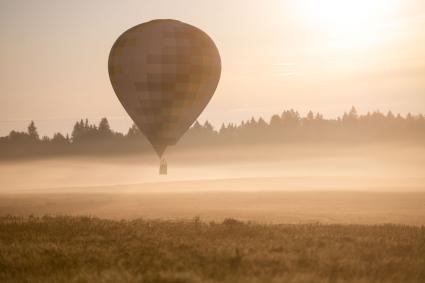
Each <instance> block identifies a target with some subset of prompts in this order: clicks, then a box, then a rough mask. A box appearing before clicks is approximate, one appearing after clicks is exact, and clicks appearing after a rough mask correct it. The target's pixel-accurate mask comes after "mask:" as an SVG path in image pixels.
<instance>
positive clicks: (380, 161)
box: [0, 143, 425, 225]
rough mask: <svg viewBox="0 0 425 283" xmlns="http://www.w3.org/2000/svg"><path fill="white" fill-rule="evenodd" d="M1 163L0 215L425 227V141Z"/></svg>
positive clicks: (219, 149)
mask: <svg viewBox="0 0 425 283" xmlns="http://www.w3.org/2000/svg"><path fill="white" fill-rule="evenodd" d="M167 159H168V166H169V174H168V175H167V176H161V175H159V174H158V159H157V157H156V156H155V155H153V154H130V155H119V156H105V157H93V156H89V157H84V156H73V157H66V156H65V157H60V158H42V159H24V160H17V161H16V160H15V161H11V160H9V161H3V162H1V163H0V180H1V188H0V213H1V214H3V215H5V214H12V215H23V216H25V215H26V216H27V215H30V214H34V215H44V214H53V215H56V214H59V215H63V214H65V215H92V216H97V217H102V218H111V219H122V218H139V217H142V218H149V219H152V218H153V219H156V218H161V219H192V218H193V217H200V218H201V219H203V220H205V221H209V220H219V221H221V220H223V219H225V218H228V217H232V218H235V219H239V220H252V221H257V222H261V223H299V222H301V223H311V222H322V223H361V224H377V223H401V224H413V225H423V224H425V220H424V219H425V218H424V217H423V216H424V215H425V170H424V169H425V168H424V166H425V165H424V164H425V147H423V146H422V145H418V144H409V143H387V144H383V143H379V144H378V143H376V144H351V145H343V146H341V145H339V146H336V145H332V144H313V143H303V144H286V145H249V146H248V145H245V146H243V145H242V146H223V147H215V148H207V147H205V148H203V147H200V148H196V149H192V150H190V149H185V148H183V149H182V148H179V147H176V148H173V147H171V148H170V150H169V151H168V152H167Z"/></svg>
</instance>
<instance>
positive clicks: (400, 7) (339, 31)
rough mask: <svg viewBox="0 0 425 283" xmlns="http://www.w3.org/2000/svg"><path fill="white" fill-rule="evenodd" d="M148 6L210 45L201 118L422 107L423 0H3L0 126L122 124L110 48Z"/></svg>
mask: <svg viewBox="0 0 425 283" xmlns="http://www.w3.org/2000/svg"><path fill="white" fill-rule="evenodd" d="M156 18H172V19H177V20H181V21H184V22H187V23H189V24H192V25H195V26H197V27H199V28H201V29H202V30H204V31H205V32H206V33H208V34H209V35H210V36H211V38H212V39H213V40H214V41H215V43H216V45H217V46H218V49H219V51H220V54H221V59H222V77H221V80H220V83H219V87H218V89H217V91H216V94H215V95H214V97H213V99H212V100H211V102H210V104H209V105H208V106H207V108H206V110H205V111H204V113H203V114H202V116H201V120H202V121H203V120H205V119H208V120H211V121H212V122H213V123H214V124H219V123H221V122H223V121H224V122H229V121H239V120H241V119H247V118H249V117H251V116H259V115H262V116H264V117H269V116H270V114H273V113H279V112H281V111H282V110H284V109H289V108H294V109H296V110H299V111H300V112H301V113H302V114H304V113H305V112H306V111H307V110H309V109H312V110H313V111H319V112H322V113H323V114H325V116H328V117H331V116H335V115H338V114H341V113H342V112H343V111H345V110H347V109H349V108H350V107H351V106H352V105H354V106H356V107H357V108H358V110H359V111H360V112H366V111H369V110H375V109H381V110H383V111H387V110H389V109H392V110H393V111H394V112H401V113H407V112H412V113H418V112H422V113H425V28H424V27H425V1H423V0H422V1H421V0H369V1H368V0H356V1H344V0H321V1H319V0H292V1H291V0H287V1H285V0H281V1H260V0H257V1H249V0H244V1H229V0H227V1H225V0H223V1H219V0H213V1H200V0H186V1H177V0H174V1H160V0H152V1H149V0H139V1H105V0H98V1H94V0H93V1H87V0H86V1H75V0H74V1H59V0H50V1H49V0H45V1H35V0H34V1H19V0H10V1H8V0H0V33H1V37H0V38H1V39H0V40H1V42H0V43H1V44H0V62H1V64H0V135H5V134H7V133H8V132H9V131H10V130H11V129H24V128H25V126H26V124H27V122H28V120H30V119H34V120H35V121H36V124H37V125H38V126H39V130H40V132H41V133H42V134H49V135H50V134H52V132H53V131H56V130H60V131H63V132H69V131H70V130H71V129H72V125H73V123H74V122H75V120H77V119H79V118H81V117H88V118H89V119H90V120H93V121H96V122H98V120H99V119H100V118H101V117H104V116H106V117H108V118H110V121H111V124H112V126H113V128H115V129H118V130H123V129H125V128H126V127H127V126H128V125H129V124H130V121H129V119H128V118H127V115H126V113H125V111H124V110H123V108H122V106H121V104H120V103H119V102H118V100H117V98H116V97H115V94H114V92H113V90H112V87H111V85H110V82H109V77H108V71H107V59H108V55H109V50H110V48H111V46H112V44H113V43H114V41H115V39H116V38H117V37H118V36H119V35H120V34H121V33H122V32H123V31H125V30H126V29H128V28H130V27H132V26H134V25H137V24H140V23H142V22H146V21H149V20H152V19H156Z"/></svg>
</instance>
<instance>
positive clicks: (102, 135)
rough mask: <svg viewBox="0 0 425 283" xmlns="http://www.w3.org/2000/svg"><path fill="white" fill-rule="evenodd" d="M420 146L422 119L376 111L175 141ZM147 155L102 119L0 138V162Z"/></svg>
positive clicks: (259, 122)
mask: <svg viewBox="0 0 425 283" xmlns="http://www.w3.org/2000/svg"><path fill="white" fill-rule="evenodd" d="M386 141H388V142H415V143H418V142H419V143H421V142H424V141H425V117H424V115H422V114H419V115H412V114H410V113H409V114H407V115H405V116H402V115H400V114H397V115H395V114H393V113H392V112H391V111H389V112H388V113H387V114H383V113H381V112H380V111H376V112H372V113H367V114H364V115H359V114H358V112H357V110H356V108H355V107H352V108H351V110H350V111H349V112H346V113H344V114H343V115H342V117H338V118H335V119H325V118H324V117H323V115H321V114H320V113H313V112H312V111H309V112H308V113H307V115H306V116H304V117H303V116H301V115H300V114H299V112H297V111H295V110H292V109H291V110H286V111H283V112H282V113H281V114H280V115H273V116H272V117H271V119H270V121H268V122H266V121H265V120H264V119H263V118H261V117H260V118H258V119H255V118H254V117H253V118H251V119H250V120H246V121H242V122H241V123H240V124H233V123H229V124H222V125H221V127H220V129H218V130H217V129H214V127H213V126H212V125H211V123H210V122H208V121H206V122H205V123H203V124H200V123H199V122H198V121H196V122H195V123H194V124H193V125H192V127H191V128H190V129H189V130H188V131H187V133H186V134H185V135H184V137H183V138H182V139H181V141H179V143H178V147H182V148H183V147H200V146H217V145H243V144H268V143H274V144H279V143H282V144H285V143H308V142H312V143H336V144H344V143H361V142H386ZM147 150H149V151H150V150H152V147H151V145H150V144H149V142H148V141H147V140H146V138H145V137H144V136H143V134H142V133H141V132H140V131H139V129H138V128H137V126H136V125H134V124H133V125H132V126H131V127H130V128H129V129H128V131H127V133H121V132H116V131H113V130H112V129H111V127H110V125H109V122H108V120H107V118H102V119H101V121H100V123H99V124H98V125H96V124H92V123H91V122H89V120H88V119H81V120H80V121H77V122H76V123H75V125H74V128H73V130H72V133H71V135H68V134H67V135H63V134H62V133H59V132H58V133H55V134H54V135H53V137H48V136H43V137H40V136H39V134H38V131H37V127H36V125H35V123H34V122H33V121H31V123H30V124H29V126H28V129H27V131H26V132H19V131H11V132H10V134H9V135H8V136H4V137H0V158H15V157H31V156H44V155H69V154H77V155H78V154H84V155H87V154H95V155H96V154H97V155H98V154H121V153H134V152H139V153H140V152H145V151H147Z"/></svg>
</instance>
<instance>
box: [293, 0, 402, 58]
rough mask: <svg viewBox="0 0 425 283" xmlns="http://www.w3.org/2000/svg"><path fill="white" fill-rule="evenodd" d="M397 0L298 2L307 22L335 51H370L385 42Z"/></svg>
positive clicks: (321, 0) (312, 0) (309, 0)
mask: <svg viewBox="0 0 425 283" xmlns="http://www.w3.org/2000/svg"><path fill="white" fill-rule="evenodd" d="M395 2H396V0H305V1H299V4H301V5H302V7H300V8H301V9H302V10H303V11H305V13H306V15H307V17H308V20H309V21H310V22H311V24H312V25H313V26H314V27H315V28H317V29H318V30H319V31H320V32H321V33H323V34H324V35H325V39H326V44H327V45H328V46H329V47H330V48H336V49H348V50H351V49H358V48H367V47H370V46H371V45H373V44H375V43H379V42H382V41H383V40H384V39H385V38H386V36H387V35H386V31H387V29H388V28H389V27H390V25H391V23H390V22H389V20H388V16H389V14H390V13H391V11H393V10H394V9H395V6H396V5H395V4H396V3H395Z"/></svg>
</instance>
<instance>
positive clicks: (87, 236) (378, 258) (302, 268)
mask: <svg viewBox="0 0 425 283" xmlns="http://www.w3.org/2000/svg"><path fill="white" fill-rule="evenodd" d="M424 266H425V227H423V226H422V227H417V226H416V227H415V226H403V225H389V224H388V225H376V226H367V225H321V224H293V225H290V224H283V225H277V224H276V225H260V224H255V223H242V222H239V221H237V220H233V219H227V220H225V221H223V222H222V223H214V222H211V223H205V222H202V221H200V220H199V219H194V220H192V221H159V220H142V219H139V220H131V221H130V220H126V221H113V220H102V219H97V218H87V217H59V216H56V217H42V218H36V217H29V218H19V217H12V216H8V217H2V218H0V282H175V283H177V282H180V283H183V282H273V283H275V282H425V268H424Z"/></svg>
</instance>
